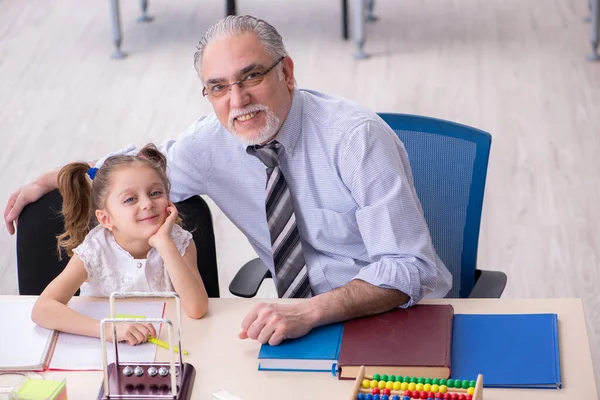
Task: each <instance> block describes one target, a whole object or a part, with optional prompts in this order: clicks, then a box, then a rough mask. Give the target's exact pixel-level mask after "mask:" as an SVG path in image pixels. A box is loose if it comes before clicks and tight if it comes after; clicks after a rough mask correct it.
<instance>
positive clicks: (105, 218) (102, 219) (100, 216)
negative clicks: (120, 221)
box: [96, 210, 113, 232]
mask: <svg viewBox="0 0 600 400" xmlns="http://www.w3.org/2000/svg"><path fill="white" fill-rule="evenodd" d="M96 219H97V220H98V222H99V223H100V225H102V226H103V227H105V228H106V229H108V230H109V231H111V232H112V230H113V224H112V220H111V218H110V215H108V212H107V211H106V210H96Z"/></svg>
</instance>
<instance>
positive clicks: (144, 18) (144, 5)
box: [137, 0, 154, 23]
mask: <svg viewBox="0 0 600 400" xmlns="http://www.w3.org/2000/svg"><path fill="white" fill-rule="evenodd" d="M140 8H141V9H142V15H140V16H139V17H138V19H137V21H138V22H141V23H146V22H152V20H153V19H154V17H151V16H149V15H148V14H147V13H146V12H147V11H148V0H140Z"/></svg>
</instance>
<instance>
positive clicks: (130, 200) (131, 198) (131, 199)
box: [123, 197, 135, 203]
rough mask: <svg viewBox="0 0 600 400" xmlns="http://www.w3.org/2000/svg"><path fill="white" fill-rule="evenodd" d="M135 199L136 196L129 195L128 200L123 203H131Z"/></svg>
mask: <svg viewBox="0 0 600 400" xmlns="http://www.w3.org/2000/svg"><path fill="white" fill-rule="evenodd" d="M134 200H135V197H129V198H128V199H127V200H125V201H124V202H123V203H131V202H132V201H134Z"/></svg>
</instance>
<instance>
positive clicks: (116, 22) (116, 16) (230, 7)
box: [110, 0, 236, 59]
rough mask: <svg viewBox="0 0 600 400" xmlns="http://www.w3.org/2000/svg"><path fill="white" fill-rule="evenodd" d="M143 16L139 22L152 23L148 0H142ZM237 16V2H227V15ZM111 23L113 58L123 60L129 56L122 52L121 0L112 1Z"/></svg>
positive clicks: (233, 0) (227, 0) (228, 0)
mask: <svg viewBox="0 0 600 400" xmlns="http://www.w3.org/2000/svg"><path fill="white" fill-rule="evenodd" d="M140 9H141V15H140V16H139V17H138V19H137V20H138V22H140V23H148V22H151V21H152V20H153V19H154V17H151V16H149V15H148V0H140ZM235 14H236V3H235V0H225V15H235ZM110 22H111V31H112V39H113V43H114V45H115V51H114V53H112V58H115V59H122V58H124V57H125V56H126V55H127V54H126V53H125V52H123V51H122V50H121V44H122V43H123V33H122V31H121V9H120V7H119V0H110Z"/></svg>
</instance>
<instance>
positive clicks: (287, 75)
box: [282, 56, 296, 90]
mask: <svg viewBox="0 0 600 400" xmlns="http://www.w3.org/2000/svg"><path fill="white" fill-rule="evenodd" d="M282 63H283V79H284V80H285V84H286V86H287V87H288V89H289V90H293V89H294V87H296V81H295V79H294V61H292V58H291V57H289V56H288V57H286V58H284V59H283V61H282Z"/></svg>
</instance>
